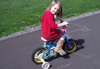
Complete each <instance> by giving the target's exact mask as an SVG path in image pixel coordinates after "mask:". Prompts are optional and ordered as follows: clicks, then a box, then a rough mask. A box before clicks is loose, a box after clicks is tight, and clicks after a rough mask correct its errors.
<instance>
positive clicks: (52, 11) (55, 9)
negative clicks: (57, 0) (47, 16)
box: [50, 4, 60, 15]
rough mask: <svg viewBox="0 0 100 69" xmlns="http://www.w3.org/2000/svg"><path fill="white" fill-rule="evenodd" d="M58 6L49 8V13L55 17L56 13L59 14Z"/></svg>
mask: <svg viewBox="0 0 100 69" xmlns="http://www.w3.org/2000/svg"><path fill="white" fill-rule="evenodd" d="M59 8H60V7H59V5H58V4H55V5H54V6H52V7H51V10H50V12H51V13H52V14H53V15H55V14H57V13H58V12H59Z"/></svg>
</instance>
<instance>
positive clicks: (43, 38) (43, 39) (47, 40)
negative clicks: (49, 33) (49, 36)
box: [41, 37, 49, 42]
mask: <svg viewBox="0 0 100 69" xmlns="http://www.w3.org/2000/svg"><path fill="white" fill-rule="evenodd" d="M41 39H42V40H43V41H45V42H47V41H49V40H46V39H44V38H43V37H41Z"/></svg>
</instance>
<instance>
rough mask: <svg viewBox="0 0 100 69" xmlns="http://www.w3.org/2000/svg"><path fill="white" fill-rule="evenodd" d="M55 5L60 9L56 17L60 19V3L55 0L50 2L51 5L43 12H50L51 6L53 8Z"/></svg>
mask: <svg viewBox="0 0 100 69" xmlns="http://www.w3.org/2000/svg"><path fill="white" fill-rule="evenodd" d="M55 4H58V5H59V7H60V8H59V12H58V14H57V16H60V17H61V18H62V5H61V3H60V2H59V1H57V0H54V1H52V3H51V4H50V5H49V6H48V7H47V9H46V10H45V12H47V11H50V10H51V8H52V6H54V5H55Z"/></svg>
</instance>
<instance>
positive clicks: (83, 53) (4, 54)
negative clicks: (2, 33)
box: [0, 14, 100, 69]
mask: <svg viewBox="0 0 100 69" xmlns="http://www.w3.org/2000/svg"><path fill="white" fill-rule="evenodd" d="M69 23H70V25H69V27H68V28H67V31H68V35H69V37H70V38H73V39H75V40H77V42H78V46H77V47H78V48H77V51H76V52H74V53H72V54H70V55H68V56H66V57H60V56H59V57H57V58H54V59H52V60H51V61H49V63H50V64H51V67H50V69H99V68H100V54H99V53H100V45H99V44H100V30H99V27H100V14H97V15H93V16H89V17H85V18H82V19H78V20H74V21H70V22H69ZM40 37H41V33H40V30H39V31H36V32H32V33H28V34H25V35H21V36H17V37H14V38H10V39H7V40H3V41H0V69H41V64H40V65H35V64H34V63H33V62H32V61H31V53H32V52H33V50H35V49H36V48H38V47H41V46H42V45H43V41H42V40H41V39H40Z"/></svg>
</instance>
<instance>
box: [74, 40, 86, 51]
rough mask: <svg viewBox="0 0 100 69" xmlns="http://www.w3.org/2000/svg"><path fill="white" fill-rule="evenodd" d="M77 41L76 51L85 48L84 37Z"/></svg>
mask: <svg viewBox="0 0 100 69" xmlns="http://www.w3.org/2000/svg"><path fill="white" fill-rule="evenodd" d="M76 42H77V49H76V51H78V50H80V49H84V48H85V47H84V46H83V45H82V44H83V43H85V41H84V39H78V40H76ZM76 51H75V52H76Z"/></svg>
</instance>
